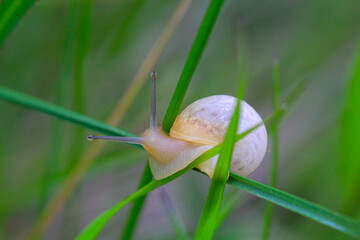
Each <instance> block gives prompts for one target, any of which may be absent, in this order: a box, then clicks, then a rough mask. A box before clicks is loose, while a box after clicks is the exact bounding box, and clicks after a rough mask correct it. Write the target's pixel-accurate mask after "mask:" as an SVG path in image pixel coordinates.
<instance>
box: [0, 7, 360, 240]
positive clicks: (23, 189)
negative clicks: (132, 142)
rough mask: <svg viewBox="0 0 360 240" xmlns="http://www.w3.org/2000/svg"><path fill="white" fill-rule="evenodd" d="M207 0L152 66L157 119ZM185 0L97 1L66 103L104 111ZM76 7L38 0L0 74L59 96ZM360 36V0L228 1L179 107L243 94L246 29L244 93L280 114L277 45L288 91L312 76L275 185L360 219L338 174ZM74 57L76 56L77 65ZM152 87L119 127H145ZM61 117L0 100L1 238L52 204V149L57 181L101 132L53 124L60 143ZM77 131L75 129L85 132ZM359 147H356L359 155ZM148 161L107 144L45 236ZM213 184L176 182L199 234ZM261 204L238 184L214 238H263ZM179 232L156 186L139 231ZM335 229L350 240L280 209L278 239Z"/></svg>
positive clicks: (174, 190)
mask: <svg viewBox="0 0 360 240" xmlns="http://www.w3.org/2000/svg"><path fill="white" fill-rule="evenodd" d="M208 3H209V1H208V0H196V1H193V2H192V4H191V6H190V8H189V10H188V11H187V13H186V15H185V17H184V19H183V20H182V21H181V22H180V25H179V27H178V28H177V29H176V31H175V34H174V36H173V37H172V38H171V40H170V42H169V44H168V46H167V47H166V48H165V51H164V52H163V54H162V55H161V57H160V59H159V61H158V62H157V64H156V66H155V68H154V70H156V71H157V74H158V88H157V101H158V119H159V122H161V121H162V119H163V116H164V115H165V111H166V109H167V107H168V105H169V101H170V99H171V96H172V94H173V90H174V89H175V86H176V83H177V80H178V79H179V76H180V74H181V71H182V69H183V66H184V63H185V60H186V58H187V55H188V53H189V50H190V47H191V44H192V42H193V40H194V38H195V35H196V32H197V30H198V28H199V25H200V22H201V19H202V17H203V15H204V13H205V11H206V8H207V5H208ZM177 4H178V1H165V0H155V1H145V0H136V1H131V0H123V1H113V0H103V1H93V3H92V7H91V25H90V27H89V29H90V35H89V36H90V38H89V42H88V54H87V56H86V60H85V65H84V71H83V85H82V86H80V89H81V88H82V90H81V94H82V96H81V94H80V93H77V92H76V90H77V89H79V88H77V87H76V84H73V83H72V81H73V77H72V76H73V75H72V70H70V71H69V72H70V74H69V76H67V77H69V82H68V84H67V85H66V91H65V93H66V94H65V95H64V97H63V100H62V101H61V105H62V106H63V107H66V108H69V109H75V110H76V98H77V97H79V94H80V98H82V99H83V102H82V104H83V105H82V106H81V109H82V111H83V112H84V113H85V114H86V115H88V116H90V117H92V118H95V119H97V120H100V121H105V120H106V119H107V116H108V115H109V114H110V113H111V111H112V110H113V108H114V107H115V105H116V103H117V101H118V100H119V99H120V97H121V96H122V95H123V94H124V93H125V91H126V89H127V88H128V86H129V84H130V81H131V79H132V78H133V77H134V75H135V73H136V71H137V70H138V68H139V67H140V65H141V62H142V61H143V60H144V58H145V57H146V55H147V54H148V52H149V51H150V49H151V47H152V46H153V44H154V42H155V40H156V39H157V37H158V36H159V34H160V33H161V31H162V29H163V28H164V26H165V25H166V23H167V22H168V21H169V19H170V17H171V15H172V12H173V11H174V10H175V8H176V5H177ZM69 6H70V2H69V1H60V0H41V1H38V2H37V3H36V4H35V5H34V6H33V7H32V8H31V10H30V11H29V12H28V13H27V14H26V16H25V17H24V18H23V19H22V20H21V21H20V22H19V23H18V25H17V26H16V27H15V28H14V30H13V31H12V32H11V33H10V35H9V37H8V38H7V39H6V40H5V42H4V43H3V44H2V46H1V49H0V84H1V86H6V87H9V88H13V89H16V90H18V91H21V92H24V93H27V94H30V95H33V96H36V97H38V98H41V99H44V100H47V101H49V102H52V103H59V100H58V97H57V96H58V92H59V81H60V79H62V77H63V76H64V72H66V71H65V70H64V61H65V60H64V52H65V51H64V49H65V38H66V31H68V30H69V29H68V28H69V25H67V23H66V22H67V20H66V19H67V18H68V16H69V10H68V9H69ZM0 7H1V5H0ZM359 34H360V1H358V0H345V1H337V0H327V1H325V0H318V1H304V0H293V1H285V0H275V1H251V0H244V1H235V0H228V1H226V4H225V5H224V7H223V9H222V12H221V14H220V16H219V19H218V21H217V23H216V26H215V28H214V31H213V32H212V34H211V37H210V40H209V42H208V45H207V46H206V49H205V52H204V55H203V56H202V58H201V60H200V63H199V66H198V68H197V70H196V73H195V75H194V79H193V82H192V84H191V87H190V89H189V91H188V94H187V96H186V99H185V103H184V105H183V107H185V106H187V105H188V104H189V103H191V102H193V101H195V100H196V99H199V98H202V97H205V96H209V95H214V94H229V95H235V94H236V88H237V86H236V81H237V78H238V72H239V66H238V65H239V64H238V63H239V62H238V54H237V51H238V46H237V45H238V42H239V38H241V44H244V46H245V47H244V46H243V47H244V48H245V49H246V59H247V72H248V74H247V75H248V84H247V90H246V97H245V100H246V101H247V102H248V103H249V104H250V105H252V106H253V107H254V108H255V109H256V110H257V111H258V112H259V114H260V115H261V116H262V117H263V118H265V117H266V116H268V115H270V114H271V112H272V107H271V105H272V59H273V56H274V55H277V56H278V57H279V60H280V71H281V74H280V75H281V88H282V90H281V91H282V97H283V98H284V97H285V96H286V94H287V93H289V92H290V90H291V89H292V88H293V87H294V86H295V85H296V84H297V83H298V82H299V80H300V79H301V78H303V77H308V78H309V79H310V85H309V87H308V88H307V90H306V91H305V92H304V94H303V95H302V96H301V98H300V99H299V100H298V102H297V103H296V105H295V106H294V107H293V109H292V110H291V111H290V113H289V114H288V115H287V117H286V118H285V120H284V121H283V122H282V124H281V126H280V129H281V131H280V163H279V171H278V175H279V178H278V188H280V189H282V190H284V191H286V192H290V193H292V194H295V195H297V196H301V197H303V198H305V199H307V200H310V201H312V202H316V203H318V204H321V205H323V206H326V207H329V208H331V209H333V210H336V211H339V212H343V213H346V214H348V215H350V216H351V215H352V217H357V218H358V219H360V218H359V214H358V212H359V210H358V209H357V208H355V209H351V210H349V209H347V208H346V206H347V204H346V201H347V200H346V199H347V197H348V195H347V193H344V184H343V180H342V179H343V178H344V177H342V176H343V175H346V174H347V170H346V168H349V166H345V168H341V166H342V165H344V164H343V163H342V162H343V161H346V160H347V157H348V154H346V147H349V144H348V142H351V143H352V144H353V145H352V146H359V148H360V140H359V138H358V136H356V135H354V137H353V138H349V137H348V136H350V137H351V136H352V134H351V129H352V127H349V124H350V126H353V127H354V129H355V128H358V127H356V126H359V124H360V122H359V121H360V119H359V118H358V120H359V121H356V118H351V117H350V118H348V117H347V115H346V112H347V110H346V109H347V107H348V106H349V104H350V105H351V104H352V106H353V107H357V112H359V110H358V109H359V108H360V103H359V104H357V103H356V102H354V101H352V100H349V99H351V97H349V96H351V93H350V92H351V88H350V79H351V78H350V76H351V74H352V71H353V68H354V67H353V65H354V64H353V62H354V57H355V53H356V46H357V45H358V42H359ZM240 54H244V53H240ZM70 55H71V54H70ZM244 55H245V54H244ZM66 63H68V65H69V66H70V67H71V68H72V67H73V66H74V64H75V63H74V62H66ZM65 65H66V64H65ZM65 75H66V74H65ZM354 82H355V81H354ZM358 82H359V80H358ZM78 87H79V86H78ZM150 88H151V86H150V79H149V81H146V82H145V84H144V86H143V87H142V88H141V91H140V93H139V94H138V96H137V97H136V99H135V101H134V102H133V103H132V105H131V108H130V109H129V111H127V112H126V115H125V117H124V119H123V120H122V121H121V124H120V125H119V126H118V127H119V128H121V129H124V130H127V131H129V132H132V133H136V134H140V133H141V132H142V131H144V130H145V129H146V128H148V125H149V116H150V94H151V91H150ZM352 95H354V93H352ZM355 95H357V96H358V95H360V92H357V93H355ZM74 99H75V100H74ZM354 99H356V97H355V98H354ZM74 102H75V104H74ZM348 111H350V112H352V111H353V110H352V108H350V110H348ZM349 119H350V120H349ZM351 119H355V120H351ZM56 121H59V120H54V119H53V118H51V117H49V116H46V115H44V114H40V113H38V112H34V111H30V110H27V109H24V108H21V107H18V106H15V105H10V104H9V103H6V102H3V101H0V132H1V134H0V196H1V197H0V201H1V202H0V225H1V227H0V228H1V232H0V237H2V238H3V239H23V238H24V237H25V236H26V234H27V233H28V231H29V230H30V228H31V227H32V226H33V224H34V222H35V220H36V219H37V218H38V215H39V212H40V209H42V207H43V206H44V204H45V203H44V202H43V201H44V200H43V199H42V197H41V189H42V188H44V184H47V183H44V181H43V180H42V179H43V174H44V169H45V166H46V161H47V160H48V158H49V153H50V152H51V151H52V150H51V149H52V148H54V144H55V145H56V144H60V143H59V142H61V145H59V146H60V147H59V150H58V152H57V155H56V157H57V158H58V159H59V162H58V163H55V164H53V165H51V171H52V173H51V175H50V176H49V178H48V179H50V180H49V182H50V183H51V184H50V188H51V192H52V193H53V192H54V191H55V190H56V189H57V187H58V186H59V184H60V183H61V182H62V181H63V180H64V179H65V178H66V177H67V176H68V174H69V171H70V169H71V168H72V166H74V164H75V162H74V161H76V159H78V158H76V156H77V155H79V154H80V153H81V152H82V151H83V150H84V149H85V148H86V146H87V144H88V142H87V141H86V136H87V135H88V134H94V132H92V131H88V130H84V131H81V132H78V131H79V130H78V129H79V128H78V127H74V126H73V125H71V124H69V123H63V126H62V128H61V131H60V134H59V136H56V138H60V139H61V141H59V142H57V141H54V136H53V131H54V124H55V125H56V123H55V122H56ZM59 122H60V121H59ZM347 127H348V128H350V134H349V133H348V131H349V130H348V128H347ZM77 134H78V135H80V137H76V136H77ZM74 138H75V139H76V141H75V142H74V140H73V139H74ZM344 139H345V140H344ZM357 144H358V145H357ZM350 145H351V144H350ZM350 148H351V146H350ZM355 148H356V147H355ZM270 149H271V148H270V146H269V151H270ZM344 151H345V153H344ZM358 152H359V150H358V151H357V152H356V150H355V157H356V154H357V153H358ZM270 155H271V154H267V156H266V158H265V160H264V161H263V163H262V165H261V166H260V168H258V169H257V170H256V171H255V172H254V173H253V174H252V175H251V177H252V178H253V179H255V180H258V181H261V182H264V183H267V179H268V171H269V170H268V169H269V165H270ZM357 156H360V154H359V155H357ZM353 157H354V156H353V155H352V156H349V158H350V159H351V158H353ZM356 160H358V161H360V159H359V158H357V159H355V160H354V162H356ZM145 161H146V153H145V152H143V151H141V150H139V149H137V148H133V147H131V146H128V145H125V144H120V143H109V144H107V145H106V148H105V150H104V151H103V152H102V154H101V156H100V157H99V158H98V159H97V161H96V163H95V164H93V166H92V168H91V170H89V172H88V173H87V174H86V177H85V178H84V179H83V181H82V182H81V184H80V185H79V186H78V187H77V188H76V190H75V192H74V194H73V195H72V196H71V198H70V200H69V201H68V202H67V204H66V207H65V208H64V210H63V211H61V213H60V214H59V215H58V216H57V217H56V219H55V221H54V222H53V223H52V224H51V226H50V228H49V229H48V231H47V232H46V234H45V239H72V238H74V236H76V234H77V233H78V232H79V231H80V230H81V229H82V228H83V227H84V226H86V225H87V224H88V223H89V221H90V220H92V219H93V218H94V217H95V216H97V215H98V214H99V213H100V212H102V211H103V210H104V209H106V208H108V207H109V206H111V205H113V204H114V203H116V202H118V201H119V200H121V199H123V198H124V197H126V196H127V195H129V194H130V193H132V192H133V191H135V189H136V186H137V184H138V181H139V178H140V176H141V173H142V170H143V167H144V164H145ZM350 168H351V166H350ZM353 168H354V169H355V170H356V169H359V166H356V164H355V165H354V166H353ZM358 172H359V173H360V171H358ZM358 176H360V175H358ZM359 178H360V177H359ZM355 179H356V178H355ZM345 182H346V181H345ZM209 183H210V180H209V179H208V178H207V177H205V176H203V175H200V174H198V173H196V172H194V171H191V172H189V173H187V174H186V176H183V177H181V178H179V179H177V180H176V181H174V182H171V183H170V184H168V185H167V188H168V191H169V193H170V196H171V199H172V200H173V202H174V205H175V206H176V208H177V210H178V212H179V214H180V216H181V218H182V220H183V222H184V223H185V227H186V229H187V231H188V232H189V233H190V234H192V233H193V232H194V231H195V230H196V226H197V224H198V220H199V218H200V214H201V211H202V207H203V205H204V202H205V198H206V195H207V191H208V187H209ZM359 183H360V180H358V181H357V182H356V181H354V182H353V184H354V186H355V187H354V189H356V187H357V188H360V185H359ZM345 185H346V184H345ZM228 188H229V189H230V188H231V187H228ZM354 192H355V193H354V194H353V195H354V196H355V197H354V198H352V197H350V198H352V199H357V200H359V201H360V198H359V196H358V195H357V194H359V191H356V190H354ZM356 196H357V198H356ZM357 200H353V201H355V202H356V201H357ZM264 203H265V202H264V201H263V200H260V199H258V198H256V197H254V196H250V195H248V194H243V197H242V203H241V204H240V202H239V207H237V208H236V210H235V211H234V212H233V213H232V214H231V215H230V216H229V218H228V219H227V220H226V221H225V222H224V224H223V225H222V226H221V227H220V228H219V230H218V231H217V232H216V235H215V238H216V239H259V238H260V236H261V229H262V223H263V213H264ZM350 205H351V204H350ZM357 205H358V204H355V206H356V207H358V206H357ZM128 210H129V206H127V207H126V208H125V209H124V210H122V211H121V212H120V214H118V215H117V217H115V218H114V219H112V220H111V222H110V223H109V224H108V225H107V227H106V228H105V229H104V231H102V233H101V237H100V239H116V238H118V236H119V233H120V229H121V227H122V226H123V224H124V222H125V219H126V213H127V212H128ZM173 236H174V233H173V230H172V228H171V226H170V224H169V220H168V217H167V215H166V213H165V208H164V206H163V204H162V202H161V200H160V196H159V191H154V192H152V193H151V194H150V195H149V197H148V199H147V202H146V207H145V209H144V212H143V213H142V216H141V221H140V225H139V228H138V230H137V232H136V237H135V239H171V238H173ZM335 238H337V239H348V238H347V237H344V235H342V234H340V233H338V232H336V231H335V230H332V229H330V228H328V227H325V226H323V225H321V224H319V223H316V222H314V221H312V220H309V219H307V218H305V217H302V216H299V215H297V214H294V213H292V212H289V211H287V210H284V209H281V208H278V207H275V213H274V222H273V228H272V232H271V239H335Z"/></svg>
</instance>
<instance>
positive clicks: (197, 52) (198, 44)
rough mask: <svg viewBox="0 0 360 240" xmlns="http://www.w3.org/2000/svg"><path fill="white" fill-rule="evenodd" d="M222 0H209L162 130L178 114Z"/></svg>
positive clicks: (169, 126) (168, 126)
mask: <svg viewBox="0 0 360 240" xmlns="http://www.w3.org/2000/svg"><path fill="white" fill-rule="evenodd" d="M223 2H224V0H211V2H210V4H209V7H208V9H207V11H206V13H205V16H204V18H203V20H202V23H201V25H200V28H199V31H198V33H197V35H196V38H195V41H194V43H193V45H192V47H191V50H190V53H189V56H188V58H187V60H186V63H185V66H184V69H183V71H182V73H181V76H180V79H179V82H178V84H177V86H176V89H175V92H174V94H173V97H172V99H171V102H170V105H169V108H168V110H167V112H166V115H165V118H164V121H163V126H162V128H163V130H164V131H165V132H169V131H170V128H171V126H172V124H173V123H174V121H175V118H176V117H177V115H179V112H180V107H181V104H182V102H183V100H184V97H185V94H186V91H187V89H188V87H189V85H190V82H191V79H192V76H193V74H194V72H195V69H196V67H197V64H198V62H199V60H200V57H201V55H202V53H203V51H204V48H205V46H206V43H207V40H208V39H209V36H210V33H211V31H212V29H213V27H214V25H215V22H216V19H217V17H218V15H219V12H220V9H221V6H222V4H223Z"/></svg>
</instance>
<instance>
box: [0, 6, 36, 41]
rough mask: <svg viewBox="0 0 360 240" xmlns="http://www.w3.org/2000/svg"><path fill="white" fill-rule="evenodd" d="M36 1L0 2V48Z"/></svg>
mask: <svg viewBox="0 0 360 240" xmlns="http://www.w3.org/2000/svg"><path fill="white" fill-rule="evenodd" d="M35 1H36V0H14V1H11V0H4V1H2V2H0V46H1V45H2V43H3V42H4V41H5V39H6V37H7V36H8V34H9V33H10V32H11V30H12V29H13V28H14V27H15V26H16V24H17V23H18V22H19V21H20V20H21V19H22V18H23V17H24V15H25V14H26V13H27V12H28V11H29V9H30V8H31V7H32V6H33V5H34V3H35Z"/></svg>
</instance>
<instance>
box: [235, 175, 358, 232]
mask: <svg viewBox="0 0 360 240" xmlns="http://www.w3.org/2000/svg"><path fill="white" fill-rule="evenodd" d="M228 184H230V185H232V186H234V187H238V188H240V189H242V190H245V191H247V192H249V193H251V194H253V195H255V196H257V197H260V198H263V199H265V200H267V201H270V202H272V203H274V204H276V205H278V206H281V207H283V208H286V209H288V210H290V211H293V212H295V213H298V214H300V215H303V216H305V217H308V218H310V219H313V220H315V221H317V222H319V223H321V224H324V225H326V226H329V227H331V228H333V229H336V230H339V231H340V232H343V233H346V234H347V235H350V236H353V237H357V238H360V222H357V221H355V220H353V219H351V218H349V217H346V216H345V215H342V214H340V213H338V212H334V211H332V210H329V209H327V208H325V207H322V206H320V205H317V204H315V203H312V202H309V201H307V200H305V199H302V198H300V197H297V196H294V195H291V194H289V193H286V192H283V191H281V190H278V189H276V188H273V187H270V186H267V185H265V184H262V183H259V182H256V181H254V180H251V179H249V178H245V177H242V176H239V175H236V174H233V173H231V174H230V178H229V180H228Z"/></svg>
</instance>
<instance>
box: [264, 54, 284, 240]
mask: <svg viewBox="0 0 360 240" xmlns="http://www.w3.org/2000/svg"><path fill="white" fill-rule="evenodd" d="M273 79H274V89H273V109H274V111H276V110H277V109H279V108H280V71H279V60H278V59H274V62H273ZM271 139H272V156H271V169H270V177H269V183H270V184H269V185H270V186H271V187H276V179H277V165H278V161H279V121H277V122H276V123H275V124H274V125H273V130H272V132H271ZM273 209H274V205H273V204H272V203H270V202H266V206H265V216H264V223H263V232H262V239H263V240H266V239H268V238H269V235H270V228H271V221H272V216H273Z"/></svg>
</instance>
